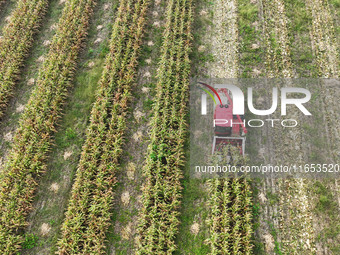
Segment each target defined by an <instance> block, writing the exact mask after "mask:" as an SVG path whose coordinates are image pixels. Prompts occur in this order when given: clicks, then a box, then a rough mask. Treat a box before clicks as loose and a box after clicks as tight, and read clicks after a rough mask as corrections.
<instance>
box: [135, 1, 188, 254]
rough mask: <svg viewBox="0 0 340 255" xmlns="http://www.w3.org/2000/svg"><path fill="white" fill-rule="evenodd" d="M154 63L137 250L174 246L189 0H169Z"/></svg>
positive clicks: (183, 133)
mask: <svg viewBox="0 0 340 255" xmlns="http://www.w3.org/2000/svg"><path fill="white" fill-rule="evenodd" d="M167 5H168V6H167V12H166V25H165V31H164V34H163V43H162V47H161V56H160V61H159V68H158V75H157V79H158V81H157V86H156V98H155V103H154V115H153V117H152V120H151V128H152V129H151V134H150V139H151V141H150V145H149V148H148V153H147V159H146V166H145V168H144V176H145V178H146V180H145V182H144V185H143V190H142V191H143V196H142V203H143V206H142V208H141V213H140V221H139V228H138V236H137V250H136V253H137V254H170V253H172V252H173V251H174V250H176V245H175V240H174V239H175V235H176V234H177V232H178V224H179V220H178V215H179V206H180V200H179V199H180V198H181V189H182V187H181V182H180V179H181V177H182V169H183V166H184V162H185V160H184V143H185V140H186V133H187V120H186V114H187V110H186V108H187V102H188V96H189V95H188V87H189V73H190V60H189V52H190V51H191V44H190V42H191V39H192V36H191V22H192V10H191V8H192V6H191V5H192V2H191V1H185V0H184V1H182V0H178V1H169V2H168V3H167Z"/></svg>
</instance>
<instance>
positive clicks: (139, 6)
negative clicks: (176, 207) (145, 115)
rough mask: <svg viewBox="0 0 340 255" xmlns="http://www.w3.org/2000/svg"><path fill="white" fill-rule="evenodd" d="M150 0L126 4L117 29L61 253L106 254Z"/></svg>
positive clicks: (124, 0)
mask: <svg viewBox="0 0 340 255" xmlns="http://www.w3.org/2000/svg"><path fill="white" fill-rule="evenodd" d="M148 6H149V1H148V0H122V1H121V2H120V7H119V9H118V14H117V17H116V20H115V23H114V26H113V34H112V37H111V42H110V53H109V54H108V56H107V58H106V64H105V68H104V71H103V74H102V77H101V80H100V82H99V85H100V87H99V91H98V94H97V99H96V102H95V104H94V106H93V108H92V112H91V120H90V125H89V127H88V129H87V134H86V135H87V138H86V142H85V144H84V146H83V149H82V154H81V159H80V162H79V165H78V169H77V173H76V179H75V183H74V185H73V188H72V191H71V198H70V201H69V205H68V208H67V212H66V218H65V220H64V223H63V225H62V238H61V240H60V241H59V243H58V246H59V251H58V254H104V253H105V244H104V243H105V232H106V230H107V229H108V227H109V225H110V219H111V216H112V212H111V210H112V207H113V199H114V187H115V183H116V179H115V173H116V172H117V169H118V167H119V162H118V160H119V157H120V155H121V153H122V145H123V143H124V134H125V130H126V120H127V116H126V115H127V113H128V108H129V102H130V101H131V87H132V85H133V83H134V82H135V79H136V73H137V72H136V69H137V64H138V56H139V52H140V45H141V43H142V37H143V28H144V26H145V23H146V20H145V18H146V14H147V9H148Z"/></svg>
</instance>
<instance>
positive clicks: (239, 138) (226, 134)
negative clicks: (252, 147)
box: [212, 88, 247, 155]
mask: <svg viewBox="0 0 340 255" xmlns="http://www.w3.org/2000/svg"><path fill="white" fill-rule="evenodd" d="M217 92H218V94H219V96H220V99H221V100H220V101H218V102H222V104H217V105H216V107H215V111H214V139H213V146H212V154H214V153H215V152H218V151H222V150H223V148H225V147H226V146H227V145H229V144H230V145H232V146H236V147H237V148H239V150H240V154H241V155H244V150H245V142H246V136H245V135H246V133H247V129H246V127H245V125H244V115H233V101H232V98H231V95H229V92H228V90H227V89H226V88H220V89H218V90H217Z"/></svg>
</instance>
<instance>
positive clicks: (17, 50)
mask: <svg viewBox="0 0 340 255" xmlns="http://www.w3.org/2000/svg"><path fill="white" fill-rule="evenodd" d="M0 2H1V1H0ZM47 5H48V1H47V0H29V1H23V0H20V1H18V2H17V6H16V8H15V9H14V11H13V12H12V14H11V15H10V20H9V23H8V24H7V25H6V26H5V27H4V29H3V37H2V38H1V39H0V84H1V86H0V118H1V117H2V116H3V114H4V111H5V109H6V106H7V103H8V100H9V98H10V96H11V95H12V91H13V87H14V85H15V83H16V81H17V80H18V77H19V73H20V67H21V66H22V64H23V62H24V60H25V56H26V55H27V53H28V51H29V49H30V48H31V45H32V42H33V36H34V34H35V32H36V30H37V29H38V27H39V25H40V21H41V20H42V18H43V17H44V15H45V10H46V8H47Z"/></svg>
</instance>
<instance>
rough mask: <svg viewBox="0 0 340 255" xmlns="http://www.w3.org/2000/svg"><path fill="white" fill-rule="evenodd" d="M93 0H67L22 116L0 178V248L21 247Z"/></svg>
mask: <svg viewBox="0 0 340 255" xmlns="http://www.w3.org/2000/svg"><path fill="white" fill-rule="evenodd" d="M93 6H94V1H93V0H71V1H68V2H67V3H66V6H65V8H64V10H63V14H62V17H61V19H60V21H59V24H58V28H57V31H56V34H55V36H54V37H53V39H52V42H51V46H50V50H49V52H48V54H47V56H46V57H45V62H44V63H43V65H42V67H41V69H40V72H39V76H38V79H37V82H36V83H37V85H36V87H35V89H34V91H33V92H32V95H31V97H30V99H29V102H28V104H27V106H26V110H25V112H24V114H23V116H22V118H21V119H20V121H19V128H18V130H17V132H16V135H15V137H14V142H13V145H12V149H11V151H10V154H9V157H8V162H6V165H5V169H4V172H3V173H2V174H1V178H0V180H1V183H0V208H1V210H0V252H1V254H14V253H17V252H18V250H19V249H20V244H21V243H22V241H23V237H22V236H21V235H20V234H21V233H22V232H23V231H22V230H23V228H24V227H25V226H26V221H25V218H26V215H27V214H28V213H29V211H30V207H31V203H32V200H33V197H34V191H35V189H36V186H37V185H38V179H39V176H40V175H41V174H42V173H43V172H44V171H45V169H46V163H45V159H46V157H47V154H48V152H49V150H50V147H51V144H52V139H51V136H52V135H53V133H54V131H55V126H56V122H57V120H58V119H59V116H60V114H61V109H62V105H63V103H64V101H65V98H66V96H67V89H68V88H69V87H70V86H71V80H72V77H73V73H74V69H75V68H76V60H77V58H78V54H79V51H80V48H81V44H82V41H83V39H84V38H85V36H86V31H87V28H88V24H89V19H90V16H91V14H92V9H93Z"/></svg>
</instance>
